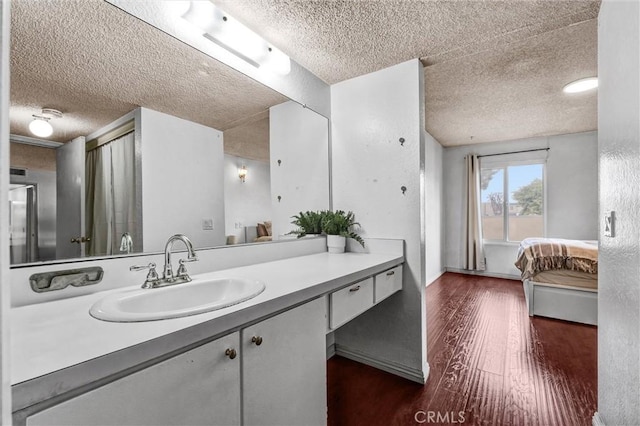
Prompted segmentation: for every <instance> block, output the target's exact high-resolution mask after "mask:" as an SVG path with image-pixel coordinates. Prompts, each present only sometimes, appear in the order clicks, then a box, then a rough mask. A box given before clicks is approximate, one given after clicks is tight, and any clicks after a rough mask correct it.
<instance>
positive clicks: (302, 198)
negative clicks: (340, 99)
mask: <svg viewBox="0 0 640 426" xmlns="http://www.w3.org/2000/svg"><path fill="white" fill-rule="evenodd" d="M269 143H270V146H269V155H270V157H271V211H272V213H273V236H274V239H277V238H279V237H281V236H282V235H284V234H286V233H287V232H289V231H291V230H293V229H295V227H294V226H293V225H291V216H293V215H295V214H298V213H299V212H301V211H307V210H327V209H328V208H329V122H328V120H327V119H326V118H325V117H323V116H321V115H319V114H317V113H315V112H313V111H311V110H309V109H307V108H304V107H303V106H302V105H300V104H297V103H295V102H292V101H289V102H285V103H283V104H280V105H276V106H273V107H271V108H270V109H269ZM278 160H280V164H278ZM278 196H279V197H280V200H278Z"/></svg>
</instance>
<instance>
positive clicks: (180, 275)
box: [129, 234, 198, 288]
mask: <svg viewBox="0 0 640 426" xmlns="http://www.w3.org/2000/svg"><path fill="white" fill-rule="evenodd" d="M178 240H179V241H182V242H183V243H184V245H185V246H187V258H186V259H180V267H178V272H177V273H176V275H175V276H174V275H173V267H172V266H171V250H172V249H173V243H175V242H176V241H178ZM196 260H198V256H197V255H196V251H195V250H194V249H193V244H191V240H189V238H187V237H186V236H184V235H182V234H175V235H172V236H171V237H170V238H169V240H168V241H167V244H166V245H165V247H164V272H163V274H162V278H160V277H159V276H158V274H157V273H156V264H155V263H149V264H148V265H142V266H132V267H130V268H129V270H131V271H141V270H144V269H148V270H149V273H148V274H147V279H146V280H145V282H144V284H142V288H158V287H164V286H168V285H173V284H180V283H186V282H189V281H191V277H190V276H189V274H188V273H187V267H186V266H185V263H186V262H195V261H196Z"/></svg>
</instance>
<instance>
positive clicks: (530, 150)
mask: <svg viewBox="0 0 640 426" xmlns="http://www.w3.org/2000/svg"><path fill="white" fill-rule="evenodd" d="M550 149H551V148H536V149H525V150H524V151H512V152H501V153H500V154H485V155H478V158H482V157H493V156H495V155H509V154H521V153H523V152H535V151H549V150H550Z"/></svg>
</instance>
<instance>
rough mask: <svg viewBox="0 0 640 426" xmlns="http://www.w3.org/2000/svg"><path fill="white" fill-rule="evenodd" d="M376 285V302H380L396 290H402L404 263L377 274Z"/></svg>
mask: <svg viewBox="0 0 640 426" xmlns="http://www.w3.org/2000/svg"><path fill="white" fill-rule="evenodd" d="M375 287H376V291H375V303H379V302H380V301H382V300H384V299H386V298H387V297H389V296H391V295H392V294H393V293H395V292H396V291H400V290H402V265H399V266H396V267H395V268H393V269H389V270H388V271H384V272H382V273H380V274H378V275H376V276H375Z"/></svg>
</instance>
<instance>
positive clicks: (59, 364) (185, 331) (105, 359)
mask: <svg viewBox="0 0 640 426" xmlns="http://www.w3.org/2000/svg"><path fill="white" fill-rule="evenodd" d="M403 261H404V257H403V256H402V255H397V254H362V253H345V254H340V255H335V254H329V253H319V254H314V255H309V256H302V257H294V258H289V259H284V260H278V261H274V262H267V263H261V264H257V265H251V266H244V267H240V268H233V269H226V270H221V271H216V272H211V273H207V274H200V275H198V276H201V277H212V278H213V277H238V278H250V279H259V280H262V281H264V282H265V284H266V289H265V291H264V292H262V293H261V294H260V295H258V296H256V297H255V298H253V299H251V300H248V301H246V302H243V303H241V304H238V305H234V306H230V307H228V308H224V309H220V310H217V311H212V312H208V313H203V314H199V315H194V316H189V317H183V318H175V319H167V320H160V321H150V322H138V323H114V322H105V321H101V320H97V319H95V318H93V317H91V316H90V315H89V308H90V307H91V305H93V303H95V302H96V301H97V300H99V299H101V298H102V297H104V296H105V295H107V294H111V293H114V292H123V291H127V290H130V289H131V288H137V287H139V285H134V286H132V287H126V288H120V289H116V290H110V291H104V292H99V293H94V294H90V295H86V296H81V297H74V298H69V299H63V300H57V301H54V302H46V303H40V304H35V305H29V306H23V307H20V308H14V309H12V310H11V323H10V324H11V384H12V385H14V396H13V397H14V404H13V405H14V410H16V409H21V408H24V407H26V406H28V405H31V404H33V403H35V402H38V401H41V400H43V399H46V398H49V397H52V396H54V395H57V394H59V393H62V392H65V391H68V390H70V389H73V388H75V387H78V386H81V385H83V384H86V383H90V382H92V381H95V380H98V379H100V378H104V377H108V376H109V375H111V374H114V373H117V372H118V371H122V370H124V369H126V368H131V367H134V366H136V365H140V364H141V363H144V362H149V360H151V359H153V358H155V357H158V356H162V355H164V354H167V353H170V352H172V351H176V350H179V349H180V348H184V347H187V346H189V345H193V344H196V343H197V342H199V341H202V340H205V339H208V338H211V337H214V336H222V335H224V334H227V333H229V332H232V331H234V330H237V329H239V328H241V327H242V326H243V325H246V324H249V323H251V322H255V321H257V320H259V319H260V318H264V317H267V316H270V315H273V314H275V313H277V312H280V311H283V310H286V309H288V308H291V307H294V306H296V305H299V304H301V303H304V302H306V301H309V300H312V299H314V298H317V297H320V296H322V295H324V294H327V293H329V292H331V291H334V290H336V289H338V288H341V287H344V286H346V285H349V284H350V283H353V282H354V281H358V280H361V279H364V278H366V277H369V276H371V275H374V274H377V273H379V272H382V271H383V270H386V269H389V268H391V267H393V266H396V265H398V264H400V263H402V262H403ZM180 285H188V284H180ZM149 291H154V290H149Z"/></svg>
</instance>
